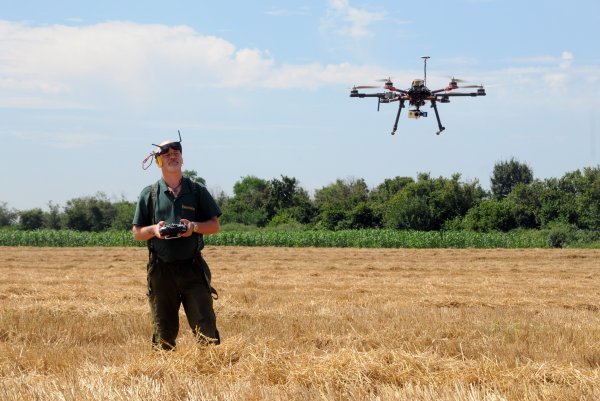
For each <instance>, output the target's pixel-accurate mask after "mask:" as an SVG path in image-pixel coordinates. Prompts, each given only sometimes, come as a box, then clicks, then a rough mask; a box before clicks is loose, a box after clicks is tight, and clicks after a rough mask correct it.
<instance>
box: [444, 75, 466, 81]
mask: <svg viewBox="0 0 600 401" xmlns="http://www.w3.org/2000/svg"><path fill="white" fill-rule="evenodd" d="M446 78H450V80H451V81H452V82H468V81H467V80H466V79H460V78H454V77H451V76H450V75H448V76H446Z"/></svg>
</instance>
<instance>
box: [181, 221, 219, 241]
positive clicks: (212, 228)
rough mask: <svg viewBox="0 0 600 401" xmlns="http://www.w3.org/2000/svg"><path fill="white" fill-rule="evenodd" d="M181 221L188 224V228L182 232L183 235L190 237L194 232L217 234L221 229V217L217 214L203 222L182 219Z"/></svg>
mask: <svg viewBox="0 0 600 401" xmlns="http://www.w3.org/2000/svg"><path fill="white" fill-rule="evenodd" d="M181 223H182V224H185V225H186V226H188V230H187V231H186V232H185V233H183V234H181V236H182V237H189V236H190V235H192V233H196V234H216V233H218V232H219V231H220V230H221V224H220V223H219V218H218V217H217V216H213V217H211V218H210V219H208V220H206V221H201V222H196V221H189V220H186V219H181Z"/></svg>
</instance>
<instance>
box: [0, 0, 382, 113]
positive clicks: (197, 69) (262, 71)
mask: <svg viewBox="0 0 600 401" xmlns="http://www.w3.org/2000/svg"><path fill="white" fill-rule="evenodd" d="M342 3H343V2H342ZM342 6H344V5H343V4H342ZM0 37H2V38H3V40H2V41H0V94H1V95H2V99H3V101H2V102H1V104H0V107H61V106H64V105H69V108H78V107H79V108H89V107H94V104H95V103H100V102H104V103H106V98H107V96H108V97H111V98H112V99H113V100H112V101H114V102H127V101H129V102H130V103H131V104H140V103H143V102H145V101H150V100H149V99H152V98H158V97H160V96H164V94H165V93H176V92H177V91H180V90H182V89H184V90H199V89H201V88H204V89H206V88H223V87H225V88H241V87H244V88H247V87H253V88H259V87H266V88H284V89H288V88H299V89H301V88H318V87H320V86H322V85H327V84H340V83H341V84H344V85H350V84H351V83H352V82H357V81H363V80H364V79H365V78H371V77H374V76H375V77H376V76H378V75H380V73H379V72H378V71H377V69H376V68H374V67H364V66H353V65H349V64H345V63H340V64H331V65H322V64H318V63H317V64H296V65H291V64H283V65H281V66H278V65H276V62H275V60H274V59H273V57H271V55H270V54H269V53H268V52H267V51H264V50H261V49H252V48H236V46H235V45H234V44H232V43H231V42H229V41H227V40H224V39H222V38H219V37H215V36H206V35H201V34H199V33H198V32H196V31H195V30H193V29H192V28H190V27H187V26H166V25H159V24H137V23H132V22H121V21H114V22H105V23H100V24H95V25H84V26H65V25H52V26H41V27H38V26H29V25H26V24H21V23H14V22H7V21H0ZM376 73H377V74H376ZM363 74H364V75H363ZM360 75H362V77H360ZM190 88H192V89H190ZM128 99H129V100H128ZM11 102H12V104H11ZM78 104H79V105H78ZM52 105H54V106H52Z"/></svg>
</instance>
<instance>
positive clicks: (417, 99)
mask: <svg viewBox="0 0 600 401" xmlns="http://www.w3.org/2000/svg"><path fill="white" fill-rule="evenodd" d="M421 58H422V59H423V64H424V67H423V69H424V75H423V79H415V80H413V82H412V86H411V87H410V88H409V89H398V88H396V87H394V84H393V82H392V80H391V78H387V79H380V80H379V81H381V82H385V83H384V86H383V88H384V89H385V90H386V91H385V92H382V93H360V92H359V91H358V90H359V89H372V88H380V87H379V86H368V85H367V86H365V85H362V86H353V87H352V90H351V91H350V97H360V98H363V97H376V98H377V111H379V106H380V104H381V103H393V102H399V106H398V114H396V121H395V123H394V128H393V129H392V135H394V134H395V133H396V130H397V129H398V120H399V119H400V112H401V111H402V109H403V108H404V107H405V106H404V103H405V102H408V104H409V105H410V106H412V107H414V108H413V109H411V110H409V111H408V118H414V119H418V118H420V117H427V112H426V111H422V110H421V106H424V105H425V104H426V103H427V102H428V101H429V102H431V107H432V108H433V110H434V111H435V118H436V119H437V124H438V131H437V132H436V134H437V135H439V134H441V133H442V132H443V131H444V130H445V129H446V127H444V126H442V122H441V121H440V114H439V113H438V109H437V103H438V102H440V103H450V97H451V96H471V97H475V96H485V88H484V87H483V85H464V86H460V85H459V83H460V82H465V81H464V80H462V79H457V78H454V77H452V78H451V80H450V83H449V84H448V86H446V87H445V88H442V89H436V90H430V89H429V88H427V86H426V84H427V59H429V58H430V57H429V56H423V57H421ZM466 88H475V89H477V91H475V92H451V91H453V90H455V89H466Z"/></svg>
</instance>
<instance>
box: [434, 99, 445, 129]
mask: <svg viewBox="0 0 600 401" xmlns="http://www.w3.org/2000/svg"><path fill="white" fill-rule="evenodd" d="M431 107H433V111H435V118H436V120H437V123H438V129H439V131H438V132H436V134H437V135H439V134H441V133H442V131H444V130H445V129H446V127H442V122H441V121H440V113H438V109H437V101H436V100H435V98H434V99H432V100H431Z"/></svg>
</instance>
